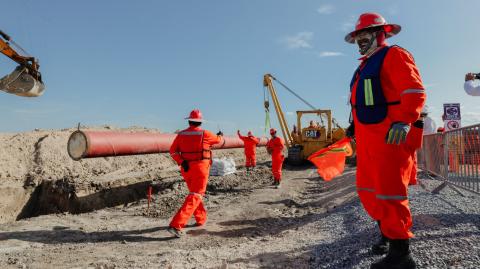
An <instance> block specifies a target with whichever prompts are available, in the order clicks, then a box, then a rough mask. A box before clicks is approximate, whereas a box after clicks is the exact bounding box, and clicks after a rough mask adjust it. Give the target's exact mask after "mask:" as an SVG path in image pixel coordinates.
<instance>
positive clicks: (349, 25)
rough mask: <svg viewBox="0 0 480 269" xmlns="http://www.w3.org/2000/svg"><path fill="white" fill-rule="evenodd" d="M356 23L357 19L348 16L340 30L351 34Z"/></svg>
mask: <svg viewBox="0 0 480 269" xmlns="http://www.w3.org/2000/svg"><path fill="white" fill-rule="evenodd" d="M356 22H357V17H355V16H350V18H348V20H346V21H344V22H343V23H342V25H341V29H342V31H344V32H351V31H353V29H355V23H356Z"/></svg>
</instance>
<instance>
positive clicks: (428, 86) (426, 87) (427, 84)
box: [423, 83, 437, 89]
mask: <svg viewBox="0 0 480 269" xmlns="http://www.w3.org/2000/svg"><path fill="white" fill-rule="evenodd" d="M435 86H437V83H424V84H423V87H425V89H430V88H433V87H435Z"/></svg>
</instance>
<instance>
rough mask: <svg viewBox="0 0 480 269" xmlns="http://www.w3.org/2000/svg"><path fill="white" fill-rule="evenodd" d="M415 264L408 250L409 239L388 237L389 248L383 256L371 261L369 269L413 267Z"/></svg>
mask: <svg viewBox="0 0 480 269" xmlns="http://www.w3.org/2000/svg"><path fill="white" fill-rule="evenodd" d="M414 268H417V264H416V263H415V261H414V260H413V257H412V254H411V252H410V240H409V239H390V248H389V250H388V254H387V256H385V258H383V259H381V260H379V261H377V262H375V263H372V265H371V266H370V269H414Z"/></svg>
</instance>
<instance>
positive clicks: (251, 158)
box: [237, 130, 260, 171]
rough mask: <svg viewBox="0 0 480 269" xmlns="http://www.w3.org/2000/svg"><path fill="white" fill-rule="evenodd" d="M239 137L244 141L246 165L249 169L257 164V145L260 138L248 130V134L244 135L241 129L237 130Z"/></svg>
mask: <svg viewBox="0 0 480 269" xmlns="http://www.w3.org/2000/svg"><path fill="white" fill-rule="evenodd" d="M237 134H238V137H239V138H240V139H241V140H242V141H243V145H244V147H245V167H246V169H247V171H248V170H250V169H253V168H255V166H257V156H256V154H257V145H258V143H259V142H260V140H259V139H258V138H257V137H255V136H254V135H253V134H252V131H248V134H247V136H243V135H242V134H241V133H240V130H238V131H237Z"/></svg>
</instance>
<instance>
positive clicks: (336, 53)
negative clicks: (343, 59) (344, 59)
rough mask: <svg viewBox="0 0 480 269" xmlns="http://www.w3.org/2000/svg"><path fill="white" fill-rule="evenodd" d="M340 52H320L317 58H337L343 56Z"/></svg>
mask: <svg viewBox="0 0 480 269" xmlns="http://www.w3.org/2000/svg"><path fill="white" fill-rule="evenodd" d="M344 55H345V54H343V53H342V52H338V51H322V52H319V53H318V57H320V58H324V57H337V56H344Z"/></svg>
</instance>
